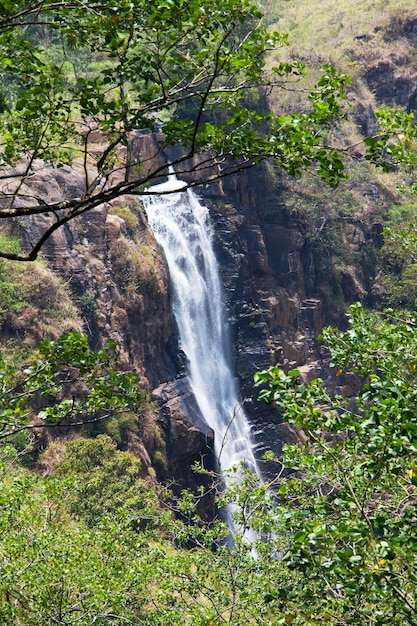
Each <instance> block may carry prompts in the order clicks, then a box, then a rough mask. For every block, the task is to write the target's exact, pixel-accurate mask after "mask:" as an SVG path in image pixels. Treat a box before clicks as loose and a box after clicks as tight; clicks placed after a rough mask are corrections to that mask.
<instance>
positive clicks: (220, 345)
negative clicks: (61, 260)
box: [143, 175, 258, 473]
mask: <svg viewBox="0 0 417 626" xmlns="http://www.w3.org/2000/svg"><path fill="white" fill-rule="evenodd" d="M183 186H184V183H181V181H178V179H176V178H175V176H173V175H171V176H170V177H169V179H168V181H167V182H166V183H162V184H160V185H156V186H154V187H152V194H148V195H144V196H143V202H144V206H145V210H146V214H147V216H148V220H149V223H150V226H151V228H152V230H153V233H154V235H155V238H156V240H157V241H158V243H159V244H160V245H161V246H162V248H163V250H164V253H165V257H166V260H167V263H168V268H169V273H170V280H171V290H172V308H173V313H174V316H175V319H176V322H177V325H178V329H179V337H180V342H181V347H182V349H183V351H184V353H185V355H186V357H187V361H188V370H189V378H190V384H191V388H192V390H193V393H194V395H195V398H196V401H197V403H198V406H199V408H200V410H201V413H202V415H203V417H204V419H205V420H206V422H207V424H208V425H209V426H210V427H211V428H212V429H213V431H214V433H215V454H216V457H217V460H218V463H219V466H220V470H221V471H222V472H224V471H225V470H227V469H229V468H230V467H232V466H233V465H236V464H238V463H240V462H242V461H243V462H244V463H245V464H246V465H247V467H248V468H249V469H250V470H252V471H253V472H256V473H258V471H257V466H256V461H255V457H254V454H253V449H252V448H253V446H252V442H251V436H250V427H249V424H248V421H247V418H246V415H245V413H244V411H243V409H242V407H241V405H240V402H239V396H238V391H237V385H236V382H235V379H234V375H233V370H232V366H231V354H230V343H231V342H230V336H229V328H228V323H227V320H226V314H225V306H224V295H223V289H222V284H221V280H220V275H219V270H218V264H217V260H216V257H215V254H214V250H213V244H212V239H213V229H212V226H211V222H210V216H209V213H208V210H207V208H206V207H204V206H203V205H202V204H201V203H200V201H199V199H198V197H197V196H196V194H195V193H193V192H192V191H191V190H187V191H181V188H182V187H183ZM169 192H170V193H169Z"/></svg>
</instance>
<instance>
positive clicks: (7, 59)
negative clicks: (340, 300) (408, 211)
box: [0, 0, 415, 260]
mask: <svg viewBox="0 0 417 626" xmlns="http://www.w3.org/2000/svg"><path fill="white" fill-rule="evenodd" d="M287 44H288V39H287V37H286V35H285V34H279V33H271V32H269V31H268V29H267V28H266V26H265V24H264V22H263V17H262V14H261V12H260V10H259V6H258V4H257V3H256V2H252V1H251V0H227V1H225V2H222V3H218V2H213V0H204V1H199V2H196V1H194V0H181V2H170V1H164V2H161V1H160V0H152V1H150V0H134V1H133V2H121V3H117V6H116V5H114V3H112V2H111V1H110V0H106V1H105V2H93V3H84V2H83V3H73V2H67V1H64V2H60V3H51V2H49V0H41V1H40V2H33V1H32V0H26V2H22V3H19V4H18V5H16V4H15V3H3V4H2V13H1V15H0V47H1V50H2V55H1V61H0V77H1V79H2V89H1V90H0V94H1V95H0V118H1V122H2V133H1V138H0V144H1V153H2V160H3V171H2V177H3V181H4V183H3V189H2V211H1V218H2V219H5V220H6V219H10V218H14V217H24V216H27V215H34V216H36V215H41V214H42V215H44V214H47V213H49V214H50V215H51V221H50V222H48V223H46V224H45V222H44V221H43V222H42V230H41V231H40V234H39V238H38V240H37V241H34V243H33V247H32V249H31V250H30V251H29V252H28V253H17V252H10V251H8V250H4V251H3V252H2V254H3V256H4V257H6V258H14V259H18V260H24V259H26V260H27V259H29V260H33V259H34V258H36V255H37V254H38V252H39V250H40V248H41V246H42V244H43V243H44V241H45V240H46V239H47V237H48V236H49V235H50V234H51V233H52V232H54V230H56V229H57V228H58V227H59V226H60V225H62V224H64V223H67V222H68V221H69V220H71V219H73V218H74V217H76V216H77V215H80V214H82V213H84V212H85V211H87V210H89V209H91V208H93V207H95V206H97V205H98V204H101V203H102V202H104V201H109V200H112V199H114V198H116V197H118V196H120V195H122V194H124V193H129V192H132V191H137V190H138V189H142V188H143V186H146V185H148V184H149V183H150V181H152V180H155V179H158V178H159V177H161V176H164V175H165V173H166V166H167V165H175V169H176V170H177V172H178V173H179V174H181V173H187V172H190V170H191V171H194V172H195V173H196V176H195V177H194V182H193V183H191V184H193V185H194V184H199V183H201V182H204V181H207V180H212V179H217V178H218V177H221V176H225V175H227V174H229V173H232V172H235V171H239V170H241V169H243V168H245V167H249V166H251V165H253V164H254V163H258V162H259V161H261V160H263V159H266V158H269V157H272V158H273V159H275V161H276V163H277V164H278V165H279V166H280V167H282V168H283V169H284V170H286V171H287V172H289V173H290V174H291V175H295V176H297V175H299V174H300V173H301V172H302V171H303V170H304V169H306V168H312V169H313V170H315V171H317V172H318V174H319V175H320V176H321V177H322V178H323V179H325V180H326V181H327V182H328V183H329V184H330V185H332V186H334V185H337V183H338V182H339V181H340V180H341V179H343V178H344V176H345V172H344V161H343V150H340V146H338V143H337V141H333V139H335V131H336V130H337V126H338V123H339V121H340V120H342V119H343V118H344V115H345V111H344V99H345V89H346V86H347V85H348V84H349V79H348V77H347V76H346V75H344V74H343V73H341V72H338V71H336V70H335V69H334V68H333V67H332V66H331V65H325V66H324V67H323V68H322V72H321V75H320V77H319V78H318V80H317V81H316V84H315V85H313V86H312V89H311V91H310V93H309V95H306V98H305V100H304V103H303V106H302V107H301V110H300V111H298V112H295V113H291V112H289V113H288V114H286V115H281V116H276V115H274V114H273V113H272V112H270V111H257V110H255V109H256V108H257V103H256V102H254V100H255V101H256V100H258V99H259V97H255V98H254V94H259V96H260V95H262V94H263V93H264V92H265V90H266V89H267V90H268V91H270V90H275V89H278V90H282V88H283V87H285V86H286V85H287V84H288V83H290V85H292V86H293V87H294V86H295V85H294V83H296V82H297V81H298V80H299V79H300V77H301V76H302V75H303V74H304V67H303V65H302V63H300V61H298V60H295V61H294V60H288V59H285V60H281V61H277V62H276V63H275V65H273V66H272V67H270V69H268V70H267V69H266V65H265V61H266V58H267V56H268V55H269V53H270V51H271V50H272V49H273V48H275V47H277V48H278V49H280V48H282V47H284V46H286V45H287ZM397 118H398V124H397V125H396V126H395V128H394V130H393V132H394V135H395V141H394V143H395V142H397V140H398V137H399V135H400V130H401V128H402V125H403V121H404V123H405V122H406V123H407V140H406V142H408V143H407V145H408V144H409V143H410V145H412V144H413V139H412V138H413V137H414V134H415V129H414V126H413V124H412V121H411V119H408V118H407V120H406V119H405V118H404V119H403V118H401V120H400V118H399V117H398V116H397ZM397 118H396V119H397ZM381 119H382V118H381ZM384 120H385V121H386V118H383V119H382V121H381V124H382V123H383V122H384ZM384 123H385V122H384ZM386 125H387V124H386ZM397 127H398V128H397ZM161 129H163V133H161V132H159V133H158V145H155V147H154V150H155V154H154V157H155V158H150V157H149V156H147V157H146V159H145V158H144V157H143V156H141V155H140V154H139V155H138V154H137V150H136V149H135V146H134V138H135V135H136V133H137V132H138V131H141V132H142V131H155V130H161ZM401 132H404V131H403V130H401ZM390 140H391V135H390V132H389V131H388V130H387V131H384V133H383V137H382V138H378V139H372V140H370V142H368V146H369V152H370V156H369V158H371V159H372V160H375V159H376V160H377V161H378V163H379V164H381V165H383V162H382V161H381V158H380V152H381V150H382V149H383V145H380V143H379V142H380V141H382V142H383V143H384V142H385V144H386V143H387V142H389V141H390ZM406 142H402V144H401V145H405V143H406ZM400 143H401V142H400ZM385 144H384V145H385ZM178 145H180V146H181V149H180V150H178V149H177V150H175V151H166V150H165V149H166V148H169V147H171V146H177V147H178ZM395 145H397V143H395ZM398 146H399V144H398ZM162 151H164V155H165V156H166V155H172V156H171V157H168V162H167V163H165V162H164V163H162V164H161V161H160V160H159V158H156V157H158V156H159V155H160V154H161V152H162ZM139 152H140V150H139ZM394 153H395V154H394ZM196 154H199V155H200V157H199V158H198V159H193V160H191V157H193V156H195V155H196ZM397 156H398V157H399V158H400V160H402V161H403V160H405V158H406V157H405V154H403V152H401V150H400V148H399V147H398V149H397V148H396V149H395V150H394V149H392V150H391V152H390V157H389V158H396V157H397ZM23 157H24V160H23V161H20V165H19V168H18V169H16V167H14V169H11V168H10V166H11V165H13V166H15V165H16V164H17V162H19V160H21V159H22V158H23ZM36 159H43V160H45V161H47V162H49V163H52V164H55V165H60V164H62V163H73V162H76V163H80V162H81V163H82V164H83V166H82V167H83V172H84V178H85V181H84V183H85V193H84V194H83V196H82V197H78V198H66V199H65V200H63V201H62V202H58V203H50V202H48V201H47V199H46V198H39V197H38V196H37V195H36V193H34V192H33V193H32V192H31V182H30V175H31V173H32V172H33V164H34V162H35V160H36ZM145 161H146V162H145ZM112 174H116V175H115V176H112ZM188 180H189V178H188Z"/></svg>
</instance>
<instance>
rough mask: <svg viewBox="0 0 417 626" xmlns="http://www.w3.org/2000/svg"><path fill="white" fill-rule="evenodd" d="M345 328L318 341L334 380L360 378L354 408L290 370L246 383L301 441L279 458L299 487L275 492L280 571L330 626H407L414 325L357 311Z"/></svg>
mask: <svg viewBox="0 0 417 626" xmlns="http://www.w3.org/2000/svg"><path fill="white" fill-rule="evenodd" d="M349 322H350V324H349V328H348V330H347V331H346V332H343V333H342V332H340V331H338V330H336V329H333V328H329V329H326V330H325V331H324V333H323V337H324V341H325V344H326V345H327V346H328V348H329V350H330V352H331V356H332V362H333V365H334V367H335V368H337V371H336V375H337V376H343V371H344V370H347V371H350V372H354V373H356V374H357V375H358V377H359V378H358V386H359V392H358V394H357V397H356V399H355V402H354V403H353V402H352V401H349V400H348V399H347V398H344V397H343V396H341V395H337V394H334V393H331V392H329V391H328V390H327V389H326V388H325V386H324V384H323V382H322V381H321V380H315V381H313V382H311V383H310V384H304V383H302V382H301V381H300V378H299V372H298V371H297V370H294V371H291V372H289V373H288V374H286V373H284V372H283V371H282V370H281V369H280V368H279V367H276V368H271V369H270V370H268V371H266V372H261V373H259V374H257V375H256V381H257V384H265V383H267V384H268V387H267V388H265V389H264V390H263V391H262V392H261V397H262V399H264V400H266V401H269V402H271V401H274V402H276V404H277V407H278V408H279V409H280V410H281V411H282V412H283V415H284V417H285V418H286V419H288V420H289V421H290V422H291V423H293V424H294V425H295V426H297V427H298V428H301V429H303V431H304V432H305V434H306V436H307V438H308V440H309V442H310V443H309V445H307V446H305V447H302V448H301V447H299V446H287V447H286V450H285V456H284V462H285V464H286V465H287V467H290V468H292V469H293V470H294V469H297V470H298V471H299V472H301V477H302V480H301V481H300V480H299V479H294V478H287V479H285V480H283V481H279V483H278V484H279V486H278V490H277V500H278V506H279V507H280V509H281V511H282V510H285V512H286V528H287V532H288V533H289V535H290V537H291V539H290V542H289V547H288V548H287V550H286V552H285V555H284V559H283V560H284V562H285V563H286V564H287V565H288V567H289V568H290V569H291V570H295V571H299V572H301V573H302V574H303V580H304V584H303V587H301V586H298V587H297V588H296V591H295V592H294V593H295V595H296V597H297V600H298V602H301V603H302V605H303V607H304V606H305V605H304V603H306V602H307V596H309V597H314V598H315V599H316V600H317V599H320V601H319V605H318V607H319V609H318V607H317V605H316V606H315V607H314V609H313V610H315V611H317V610H319V611H320V614H321V615H324V614H326V615H327V616H328V617H327V618H326V619H327V621H328V622H329V623H331V624H340V623H343V624H349V623H355V624H364V625H365V624H376V625H382V624H415V621H416V606H415V591H416V584H417V561H416V542H415V536H414V535H415V534H414V532H413V527H414V525H415V523H416V518H415V499H416V486H417V480H416V472H415V467H416V466H415V462H416V451H417V448H416V446H417V439H416V433H417V422H416V416H415V395H416V389H415V384H414V374H413V372H414V370H415V367H416V354H417V331H416V326H415V320H414V319H413V318H411V317H409V316H407V315H405V316H401V315H394V313H393V312H392V311H388V312H387V313H386V314H384V315H378V314H376V313H369V312H367V311H366V310H365V309H363V307H362V306H361V305H359V304H358V305H355V306H353V307H351V309H350V313H349ZM291 507H292V511H291ZM306 614H307V615H308V611H307V610H306ZM300 623H301V622H300ZM304 623H306V622H304ZM307 623H310V622H307ZM312 623H315V622H314V621H313V622H312Z"/></svg>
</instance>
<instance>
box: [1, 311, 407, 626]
mask: <svg viewBox="0 0 417 626" xmlns="http://www.w3.org/2000/svg"><path fill="white" fill-rule="evenodd" d="M323 341H324V344H325V345H326V347H327V349H328V350H329V351H330V354H331V358H332V366H333V368H334V369H333V371H334V380H333V381H331V385H330V387H329V388H327V387H326V386H325V385H324V383H323V381H321V380H314V381H312V382H311V383H309V384H305V383H303V382H302V380H301V379H300V373H299V372H298V371H296V370H295V371H290V372H288V373H285V372H284V371H283V370H281V369H280V368H279V367H274V368H271V369H270V370H268V371H265V372H260V373H258V374H257V375H256V377H255V378H256V384H258V385H261V386H262V387H263V390H262V391H261V394H260V397H261V399H263V400H265V401H267V402H274V403H275V404H276V406H277V409H278V410H279V411H280V412H281V413H282V415H283V417H284V418H285V419H287V420H288V421H289V422H290V423H291V424H292V425H293V428H294V429H298V430H299V432H300V433H302V435H303V436H300V438H299V439H300V442H305V443H300V444H294V445H287V446H286V447H285V449H284V452H283V456H282V458H280V459H279V463H278V462H277V461H278V459H274V458H273V455H272V454H268V455H267V458H268V461H269V462H272V463H273V462H274V461H275V462H277V463H276V467H277V472H276V477H275V478H274V479H273V480H272V481H271V482H270V483H269V484H262V483H261V482H260V481H259V480H258V479H257V478H256V477H255V476H254V475H252V474H250V473H247V472H246V471H245V470H240V472H239V477H238V479H237V480H235V479H234V474H233V472H231V476H230V483H229V486H228V488H227V489H226V490H222V491H221V492H220V493H219V494H218V504H219V505H220V506H223V507H224V506H226V505H232V506H233V516H234V519H235V534H234V542H233V544H231V543H230V542H226V541H225V540H226V537H227V534H228V531H227V529H226V527H225V525H224V524H223V523H222V522H220V521H218V520H217V521H216V520H211V521H204V520H203V519H201V517H200V516H199V515H198V513H197V511H198V508H199V502H200V500H201V498H202V497H204V489H203V488H202V489H201V490H200V492H199V493H197V494H192V493H190V492H185V491H184V492H183V493H182V495H181V497H180V499H175V498H174V496H173V494H172V493H171V492H169V491H168V492H165V491H164V490H162V489H160V488H157V486H156V485H152V484H150V483H147V482H145V481H144V480H143V478H142V477H141V465H140V463H139V461H138V460H137V459H135V458H134V457H132V456H131V455H130V454H129V453H127V452H121V451H118V450H117V449H116V446H115V445H114V443H112V441H111V440H110V438H109V437H108V436H104V435H101V436H99V437H97V438H95V439H91V438H90V439H89V438H75V439H74V438H72V439H70V440H69V441H66V442H65V441H63V440H59V441H57V442H55V443H53V444H52V445H50V446H49V447H48V448H47V450H46V451H45V452H44V453H43V454H42V455H41V457H40V458H39V462H38V465H37V469H38V470H39V472H42V474H43V476H44V477H40V476H39V474H37V473H34V472H33V471H32V472H29V471H28V470H25V469H23V468H22V467H21V466H20V464H19V456H18V455H16V451H15V450H14V449H13V447H12V446H11V445H10V443H8V441H7V438H6V439H5V440H3V442H2V444H1V445H0V455H1V462H0V480H1V491H0V493H1V498H0V500H1V502H0V506H1V509H2V516H1V518H0V519H1V521H0V553H1V555H2V560H1V594H0V616H1V619H2V621H3V623H5V624H8V625H9V624H10V626H11V625H12V624H13V625H18V624H22V625H23V624H25V626H32V625H33V626H37V625H38V624H39V623H42V624H45V625H49V624H50V625H51V626H52V624H54V623H56V622H58V623H59V621H61V622H62V623H66V624H81V626H88V625H90V624H91V623H95V624H99V625H100V626H109V625H114V626H116V625H120V624H122V623H131V624H135V625H143V626H145V625H146V626H149V625H152V626H166V624H180V625H181V624H182V625H184V626H195V625H199V626H226V625H228V626H232V625H233V626H236V625H238V626H248V625H249V624H253V625H255V624H257V625H258V626H280V625H285V624H287V625H288V624H293V625H294V626H318V625H319V624H320V625H321V624H329V625H330V626H345V625H349V624H355V625H357V626H369V625H370V624H371V625H372V626H388V625H389V626H414V625H415V623H416V612H417V607H416V605H415V593H416V586H417V545H416V537H415V532H414V529H415V523H416V519H415V500H416V496H417V466H416V452H417V436H416V433H417V422H416V415H415V395H416V391H415V382H414V379H415V370H416V367H417V357H416V355H417V325H416V320H415V318H414V317H413V316H411V315H409V314H394V312H393V311H387V312H386V313H384V314H378V313H370V312H367V311H366V310H365V309H364V308H363V307H362V306H360V305H355V306H354V307H352V308H351V310H350V313H349V326H348V329H347V330H346V331H345V332H340V331H338V330H336V329H334V328H328V329H325V330H324V332H323ZM53 348H54V349H52V348H50V349H52V352H51V353H49V354H50V356H48V359H51V358H52V356H53V355H54V354H56V353H59V354H60V355H61V357H62V359H65V358H66V356H68V355H70V356H71V358H75V353H77V357H76V358H77V363H78V366H77V367H84V366H81V363H82V361H84V358H81V357H84V348H83V347H82V342H81V346H80V343H79V340H78V339H77V338H74V337H73V338H71V339H67V341H66V342H64V343H63V344H62V345H61V346H60V347H59V348H58V347H57V345H55V346H53ZM87 361H88V358H87ZM45 366H46V364H44V366H43V370H42V371H43V374H42V375H43V376H44V377H46V375H47V372H48V368H47V367H45ZM74 366H75V363H74V362H72V367H74ZM86 367H87V368H88V363H86ZM352 373H354V374H355V375H356V384H357V389H358V391H357V394H356V397H355V398H350V399H348V398H344V397H342V396H341V395H339V394H338V393H337V382H338V381H340V382H341V384H342V385H343V378H344V377H345V376H350V377H352V375H353V374H352ZM11 375H14V374H13V373H12V374H11ZM331 389H335V392H333V391H331ZM112 393H113V394H114V393H115V391H114V390H113V392H112ZM3 405H4V398H3ZM17 419H19V416H17ZM15 430H16V429H15ZM196 471H199V472H203V474H205V475H206V476H207V477H210V475H211V473H209V472H207V471H206V470H205V469H204V467H202V466H200V467H196ZM211 476H212V478H213V480H214V483H213V485H212V486H210V487H209V491H212V489H215V488H216V483H217V478H216V476H215V475H211ZM249 537H250V540H249Z"/></svg>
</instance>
